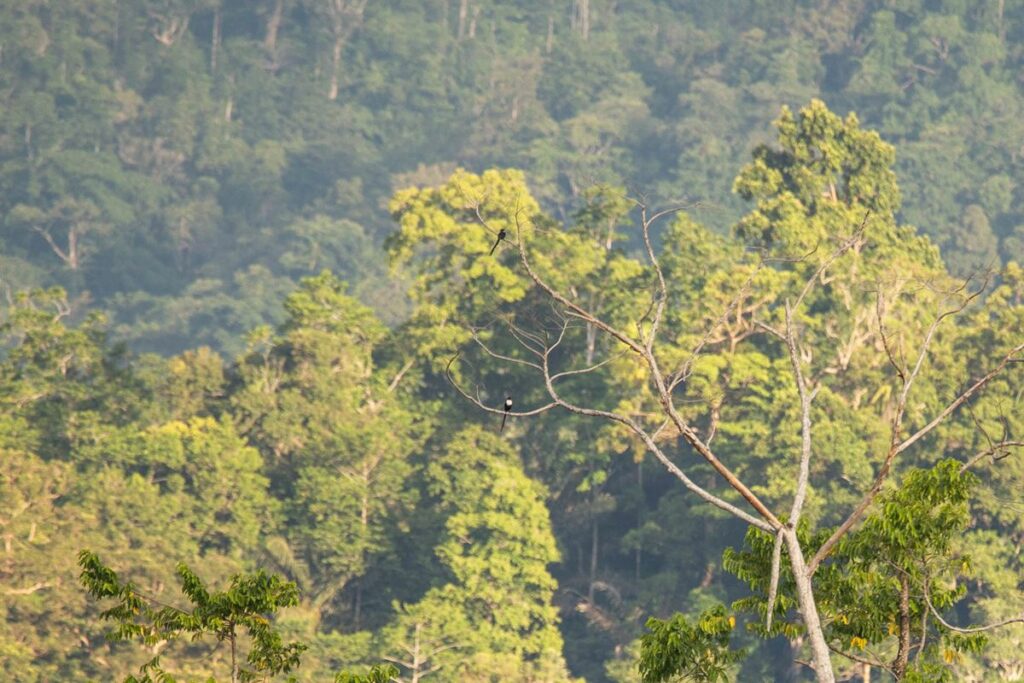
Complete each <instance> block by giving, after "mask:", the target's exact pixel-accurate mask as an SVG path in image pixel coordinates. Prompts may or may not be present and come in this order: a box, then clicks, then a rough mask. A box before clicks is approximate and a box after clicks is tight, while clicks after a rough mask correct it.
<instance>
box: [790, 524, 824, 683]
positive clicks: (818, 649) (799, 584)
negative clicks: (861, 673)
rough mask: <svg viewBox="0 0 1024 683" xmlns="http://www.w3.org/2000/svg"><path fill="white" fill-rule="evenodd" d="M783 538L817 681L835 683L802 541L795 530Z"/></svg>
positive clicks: (819, 682)
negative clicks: (801, 544) (798, 538)
mask: <svg viewBox="0 0 1024 683" xmlns="http://www.w3.org/2000/svg"><path fill="white" fill-rule="evenodd" d="M783 535H784V536H785V538H786V548H787V549H788V550H789V563H790V567H791V568H792V569H793V577H794V579H795V582H796V595H797V600H798V604H799V610H800V617H801V618H802V619H803V622H804V627H805V628H806V629H807V641H808V643H809V644H810V646H811V655H812V663H813V665H814V678H815V680H816V681H818V683H835V680H836V677H835V674H834V673H832V660H831V656H830V655H829V649H828V643H826V642H825V633H824V632H823V631H822V629H821V619H820V618H819V617H818V606H817V605H816V604H815V602H814V589H813V586H812V585H811V578H810V577H809V576H808V575H807V562H806V561H805V560H804V551H803V549H802V548H801V547H800V541H798V540H797V537H796V532H795V531H793V530H792V529H786V530H785V531H784V532H783Z"/></svg>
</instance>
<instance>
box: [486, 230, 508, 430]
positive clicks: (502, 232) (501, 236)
mask: <svg viewBox="0 0 1024 683" xmlns="http://www.w3.org/2000/svg"><path fill="white" fill-rule="evenodd" d="M506 234H507V233H506V232H505V228H502V229H501V230H499V231H498V239H496V240H494V246H493V247H491V252H490V253H489V254H487V255H488V256H493V255H494V250H495V249H497V248H498V245H499V244H501V241H502V240H503V239H505V235H506ZM506 410H507V408H506Z"/></svg>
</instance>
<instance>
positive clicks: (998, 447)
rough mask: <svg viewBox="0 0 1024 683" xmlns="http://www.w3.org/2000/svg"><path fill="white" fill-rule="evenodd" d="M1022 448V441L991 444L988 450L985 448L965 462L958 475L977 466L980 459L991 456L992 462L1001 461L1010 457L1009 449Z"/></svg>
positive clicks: (1023, 443) (1023, 442)
mask: <svg viewBox="0 0 1024 683" xmlns="http://www.w3.org/2000/svg"><path fill="white" fill-rule="evenodd" d="M1022 446H1024V441H1000V442H999V443H996V444H993V445H992V446H990V447H989V448H987V449H985V450H983V451H980V452H979V453H975V454H974V455H972V456H971V457H970V458H969V459H968V460H967V462H965V463H964V464H963V465H962V466H961V467H960V473H961V474H963V473H964V472H966V471H967V470H969V469H970V468H971V467H973V466H974V465H975V464H977V462H978V461H979V460H981V459H983V458H985V457H987V456H990V455H991V456H992V460H993V462H998V461H1000V460H1002V459H1003V458H1006V457H1009V455H1010V453H1009V449H1011V448H1020V447H1022Z"/></svg>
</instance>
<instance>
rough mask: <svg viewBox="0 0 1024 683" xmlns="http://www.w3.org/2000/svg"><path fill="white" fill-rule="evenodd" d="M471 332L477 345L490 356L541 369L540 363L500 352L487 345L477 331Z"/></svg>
mask: <svg viewBox="0 0 1024 683" xmlns="http://www.w3.org/2000/svg"><path fill="white" fill-rule="evenodd" d="M471 334H472V338H473V341H475V342H476V343H477V345H479V346H480V348H482V349H483V350H484V352H485V353H486V354H487V355H488V356H490V357H491V358H497V359H498V360H503V361H505V362H507V363H516V364H518V365H527V366H529V367H531V368H536V369H537V370H540V364H539V363H533V362H531V361H528V360H523V359H522V358H513V357H512V356H505V355H503V354H500V353H498V352H496V351H494V350H492V349H491V348H490V347H489V346H487V344H485V343H484V341H483V340H482V339H480V337H479V335H477V333H476V332H472V333H471ZM513 334H514V333H513Z"/></svg>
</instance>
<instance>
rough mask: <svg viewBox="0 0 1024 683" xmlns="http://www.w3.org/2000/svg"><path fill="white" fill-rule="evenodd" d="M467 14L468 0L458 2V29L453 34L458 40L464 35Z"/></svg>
mask: <svg viewBox="0 0 1024 683" xmlns="http://www.w3.org/2000/svg"><path fill="white" fill-rule="evenodd" d="M468 14H469V0H459V27H458V29H457V30H456V32H455V37H456V38H458V39H459V40H462V37H463V36H465V35H466V16H467V15H468Z"/></svg>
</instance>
